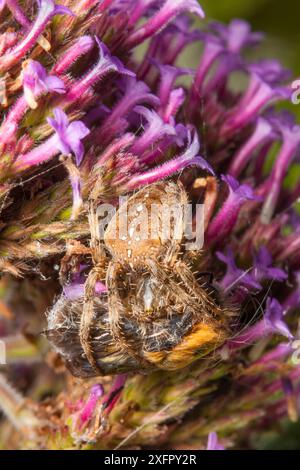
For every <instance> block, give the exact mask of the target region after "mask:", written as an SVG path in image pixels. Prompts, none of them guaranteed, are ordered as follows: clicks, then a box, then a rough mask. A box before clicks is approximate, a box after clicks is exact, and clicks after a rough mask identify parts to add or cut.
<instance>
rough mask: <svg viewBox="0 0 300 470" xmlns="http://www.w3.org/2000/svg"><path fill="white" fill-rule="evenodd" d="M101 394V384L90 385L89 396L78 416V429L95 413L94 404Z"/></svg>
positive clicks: (102, 392) (102, 391)
mask: <svg viewBox="0 0 300 470" xmlns="http://www.w3.org/2000/svg"><path fill="white" fill-rule="evenodd" d="M103 394H104V389H103V386H102V385H100V384H95V385H93V386H92V388H91V391H90V396H89V398H88V400H87V401H86V403H85V404H84V406H83V408H82V410H81V411H80V413H79V416H78V426H79V428H80V429H82V428H83V427H84V426H85V425H86V424H87V423H88V422H89V421H90V420H91V418H92V416H93V414H94V413H95V410H96V406H97V404H98V403H99V400H100V398H101V397H102V396H103Z"/></svg>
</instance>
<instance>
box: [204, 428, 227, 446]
mask: <svg viewBox="0 0 300 470" xmlns="http://www.w3.org/2000/svg"><path fill="white" fill-rule="evenodd" d="M206 450H225V447H223V446H222V445H221V444H220V443H219V441H218V436H217V433H216V432H210V433H209V435H208V439H207V447H206Z"/></svg>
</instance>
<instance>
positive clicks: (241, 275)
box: [216, 248, 262, 291]
mask: <svg viewBox="0 0 300 470" xmlns="http://www.w3.org/2000/svg"><path fill="white" fill-rule="evenodd" d="M216 255H217V257H218V258H219V260H220V261H223V263H225V264H226V268H227V269H226V274H225V276H224V277H223V279H222V281H221V282H220V285H221V286H222V288H223V289H224V290H225V291H230V290H231V289H232V288H234V289H236V288H237V287H238V286H243V287H245V288H246V289H248V290H249V291H250V290H252V289H255V290H261V288H262V287H261V285H260V284H259V282H257V280H256V279H255V278H254V276H253V275H252V273H251V272H250V271H251V270H246V271H244V270H243V269H240V268H238V267H237V265H236V262H235V259H234V254H233V251H232V249H231V248H227V249H226V252H225V254H224V253H221V252H220V251H217V252H216Z"/></svg>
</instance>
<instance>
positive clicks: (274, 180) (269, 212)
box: [261, 116, 300, 223]
mask: <svg viewBox="0 0 300 470" xmlns="http://www.w3.org/2000/svg"><path fill="white" fill-rule="evenodd" d="M276 124H277V128H278V131H279V132H280V133H281V137H282V146H281V149H280V152H279V155H278V156H277V158H276V161H275V163H274V167H273V169H272V172H271V175H270V177H269V179H268V180H267V182H266V183H265V184H264V191H263V192H264V195H265V196H266V200H265V202H264V206H263V209H262V214H261V219H262V222H263V223H269V222H270V220H271V218H272V216H273V213H274V211H275V208H276V204H277V202H278V199H279V195H280V191H281V186H282V183H283V180H284V177H285V175H286V173H287V171H288V168H289V166H290V164H291V161H292V160H293V158H294V157H295V156H296V152H297V150H298V149H299V145H300V126H297V125H292V123H291V121H290V119H289V118H287V120H286V121H285V122H284V119H283V118H282V116H281V117H280V120H278V121H277V123H276Z"/></svg>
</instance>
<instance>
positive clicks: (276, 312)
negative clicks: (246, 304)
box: [263, 297, 294, 340]
mask: <svg viewBox="0 0 300 470" xmlns="http://www.w3.org/2000/svg"><path fill="white" fill-rule="evenodd" d="M284 313H285V312H284V310H283V308H282V306H281V305H280V303H279V302H278V300H276V299H274V298H273V299H271V298H270V297H269V298H268V299H267V305H266V310H265V316H264V319H263V321H265V322H266V325H265V329H266V331H271V332H275V333H278V334H281V335H283V336H286V337H287V338H288V339H290V340H292V339H293V338H294V336H293V335H292V333H291V332H290V330H289V328H288V326H287V325H286V323H285V322H284V321H283V316H284Z"/></svg>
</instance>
